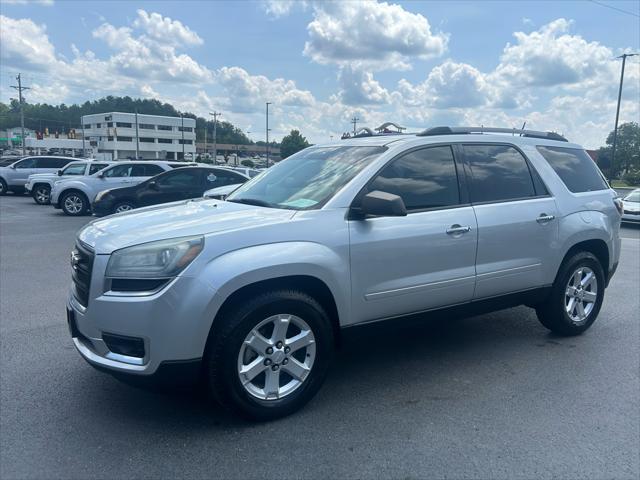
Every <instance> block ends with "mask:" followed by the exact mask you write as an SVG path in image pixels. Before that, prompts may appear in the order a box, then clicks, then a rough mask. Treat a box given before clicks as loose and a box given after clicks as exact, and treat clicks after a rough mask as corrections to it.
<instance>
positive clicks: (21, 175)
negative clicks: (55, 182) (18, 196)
mask: <svg viewBox="0 0 640 480" xmlns="http://www.w3.org/2000/svg"><path fill="white" fill-rule="evenodd" d="M36 162H37V159H36V158H35V157H29V158H25V159H24V160H21V161H19V162H18V163H16V164H15V168H14V169H12V171H11V172H9V174H8V175H7V176H8V177H9V178H7V181H8V183H9V184H10V185H14V186H20V187H23V186H24V184H25V183H27V180H28V179H29V175H31V174H32V173H41V172H39V171H38V170H37V169H36Z"/></svg>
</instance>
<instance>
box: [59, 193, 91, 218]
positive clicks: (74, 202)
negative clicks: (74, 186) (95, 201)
mask: <svg viewBox="0 0 640 480" xmlns="http://www.w3.org/2000/svg"><path fill="white" fill-rule="evenodd" d="M60 205H61V206H62V211H63V212H64V213H66V214H67V215H70V216H72V217H77V216H80V215H84V214H85V213H86V212H87V211H88V210H89V201H88V200H87V197H85V196H84V194H82V193H79V192H69V193H65V194H64V195H63V196H62V198H61V199H60Z"/></svg>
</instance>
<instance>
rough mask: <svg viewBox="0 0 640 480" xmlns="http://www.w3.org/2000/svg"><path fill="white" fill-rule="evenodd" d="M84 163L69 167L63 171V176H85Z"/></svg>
mask: <svg viewBox="0 0 640 480" xmlns="http://www.w3.org/2000/svg"><path fill="white" fill-rule="evenodd" d="M85 168H86V167H85V164H84V163H76V164H74V165H69V166H68V167H66V168H65V169H64V170H62V174H63V175H84V169H85Z"/></svg>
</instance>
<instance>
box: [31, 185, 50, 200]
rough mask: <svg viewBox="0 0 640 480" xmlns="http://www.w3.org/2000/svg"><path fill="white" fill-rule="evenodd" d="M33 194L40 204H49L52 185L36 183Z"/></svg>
mask: <svg viewBox="0 0 640 480" xmlns="http://www.w3.org/2000/svg"><path fill="white" fill-rule="evenodd" d="M31 196H32V197H33V199H34V200H35V202H36V203H37V204H38V205H49V203H51V187H49V185H36V186H35V187H34V188H33V192H32V194H31Z"/></svg>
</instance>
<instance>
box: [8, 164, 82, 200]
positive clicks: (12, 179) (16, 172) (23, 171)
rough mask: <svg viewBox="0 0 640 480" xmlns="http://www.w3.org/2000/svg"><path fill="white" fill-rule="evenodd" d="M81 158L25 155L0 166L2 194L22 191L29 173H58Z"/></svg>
mask: <svg viewBox="0 0 640 480" xmlns="http://www.w3.org/2000/svg"><path fill="white" fill-rule="evenodd" d="M74 160H79V159H78V158H74V157H55V156H50V155H47V156H31V157H24V158H22V159H20V160H18V161H16V162H14V163H12V164H11V165H9V166H6V167H0V195H5V194H6V193H7V192H10V191H12V192H15V193H22V192H23V191H24V185H25V183H27V181H28V179H29V175H33V174H34V173H56V172H57V171H58V170H60V169H61V168H63V167H64V166H65V165H66V164H68V163H69V162H73V161H74Z"/></svg>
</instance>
